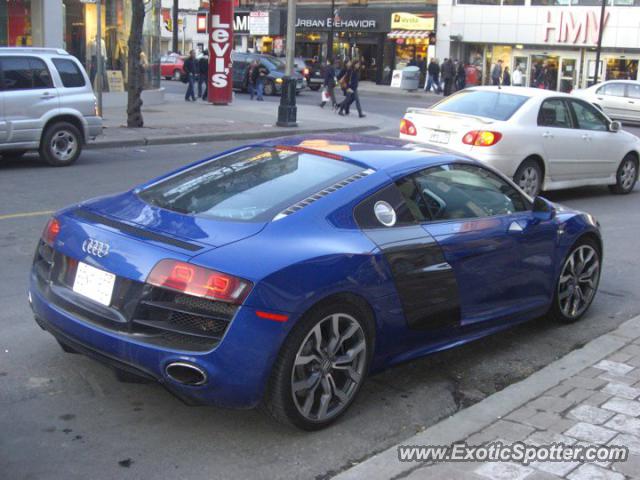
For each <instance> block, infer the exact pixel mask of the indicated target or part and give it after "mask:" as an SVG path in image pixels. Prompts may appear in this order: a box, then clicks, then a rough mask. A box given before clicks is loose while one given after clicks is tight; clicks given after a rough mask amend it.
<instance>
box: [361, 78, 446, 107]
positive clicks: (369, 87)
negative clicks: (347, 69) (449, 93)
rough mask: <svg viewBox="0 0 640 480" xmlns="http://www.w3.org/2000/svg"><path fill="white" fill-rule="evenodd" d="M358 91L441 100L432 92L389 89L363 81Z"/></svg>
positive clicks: (386, 86) (387, 86) (388, 87)
mask: <svg viewBox="0 0 640 480" xmlns="http://www.w3.org/2000/svg"><path fill="white" fill-rule="evenodd" d="M358 91H359V92H360V93H371V94H380V95H397V96H400V97H405V98H422V99H424V98H430V99H433V102H435V101H436V100H439V99H441V98H442V95H437V94H435V93H433V92H429V93H426V92H425V91H424V90H422V88H419V89H418V90H411V91H409V90H401V89H399V88H395V87H390V86H389V85H377V84H376V83H374V82H367V81H363V82H360V83H359V84H358Z"/></svg>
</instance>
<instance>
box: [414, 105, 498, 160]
mask: <svg viewBox="0 0 640 480" xmlns="http://www.w3.org/2000/svg"><path fill="white" fill-rule="evenodd" d="M404 118H405V119H407V120H409V121H411V122H412V123H413V124H414V125H415V127H416V131H417V135H416V137H415V138H416V140H418V141H420V142H424V143H429V144H431V145H439V146H442V147H446V148H451V149H452V150H455V151H458V152H465V153H470V152H471V151H472V148H473V147H472V146H471V145H466V144H464V143H462V138H463V137H464V136H465V134H467V133H468V132H470V131H472V130H486V129H489V127H488V126H489V125H491V124H493V123H494V121H493V120H491V119H488V118H484V117H476V116H473V115H464V114H458V113H448V112H439V111H437V110H431V109H426V108H409V109H408V110H407V113H406V114H405V116H404ZM406 138H411V137H406Z"/></svg>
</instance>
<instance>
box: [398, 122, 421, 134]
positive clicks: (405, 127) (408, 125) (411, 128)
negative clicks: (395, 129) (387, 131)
mask: <svg viewBox="0 0 640 480" xmlns="http://www.w3.org/2000/svg"><path fill="white" fill-rule="evenodd" d="M400 133H403V134H404V135H412V136H415V135H417V134H418V130H416V126H415V125H414V124H413V122H411V121H410V120H407V119H406V118H403V119H402V120H400Z"/></svg>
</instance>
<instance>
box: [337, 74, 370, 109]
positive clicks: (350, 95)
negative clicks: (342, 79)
mask: <svg viewBox="0 0 640 480" xmlns="http://www.w3.org/2000/svg"><path fill="white" fill-rule="evenodd" d="M347 75H348V77H349V81H348V83H347V89H346V90H347V96H346V98H345V99H344V101H343V102H342V103H341V104H340V110H339V111H338V114H339V115H349V109H350V107H351V104H352V103H353V102H355V103H356V109H357V110H358V117H360V118H363V117H365V116H366V115H365V114H364V113H362V105H361V104H360V96H359V95H358V84H359V82H360V62H357V61H356V62H354V63H353V65H352V67H351V69H350V70H349V71H348V72H347Z"/></svg>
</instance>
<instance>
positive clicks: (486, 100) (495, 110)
mask: <svg viewBox="0 0 640 480" xmlns="http://www.w3.org/2000/svg"><path fill="white" fill-rule="evenodd" d="M528 99H529V97H525V96H524V95H514V94H512V93H503V92H499V91H495V92H494V91H486V90H465V91H462V92H460V93H457V94H456V95H453V96H451V97H447V98H446V99H444V100H442V101H441V102H440V103H438V104H436V105H434V106H433V110H437V111H440V112H451V113H462V114H464V115H475V116H479V117H486V118H491V119H493V120H509V119H510V118H511V116H512V115H513V114H514V113H516V111H517V110H518V109H519V108H520V107H521V106H522V105H523V104H524V102H526V101H527V100H528Z"/></svg>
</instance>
